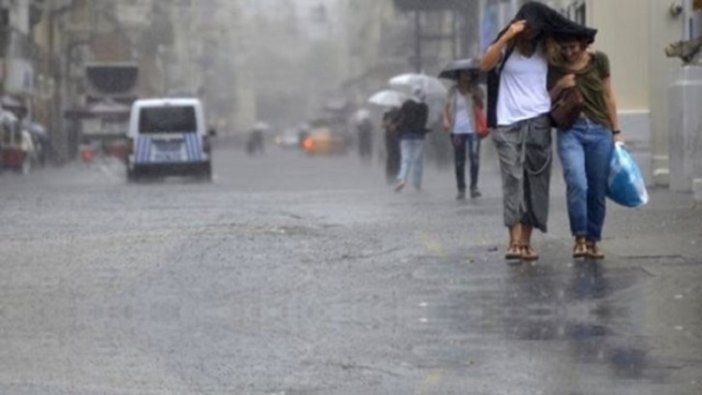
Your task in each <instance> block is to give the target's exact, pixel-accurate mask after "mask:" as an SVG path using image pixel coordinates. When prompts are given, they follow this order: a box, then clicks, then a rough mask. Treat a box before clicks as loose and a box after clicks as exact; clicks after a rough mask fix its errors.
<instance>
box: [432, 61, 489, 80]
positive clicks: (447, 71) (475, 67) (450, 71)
mask: <svg viewBox="0 0 702 395" xmlns="http://www.w3.org/2000/svg"><path fill="white" fill-rule="evenodd" d="M463 70H468V71H471V72H473V73H475V76H476V77H479V78H480V80H482V79H483V78H484V73H482V72H481V71H480V61H479V60H478V59H474V58H468V59H458V60H454V61H453V62H451V63H449V64H448V65H447V66H446V67H444V69H443V70H441V73H439V78H445V79H448V80H458V75H459V74H460V72H461V71H463Z"/></svg>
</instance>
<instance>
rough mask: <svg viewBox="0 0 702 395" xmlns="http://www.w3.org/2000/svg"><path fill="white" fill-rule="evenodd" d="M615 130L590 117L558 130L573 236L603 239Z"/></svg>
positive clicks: (594, 239)
mask: <svg viewBox="0 0 702 395" xmlns="http://www.w3.org/2000/svg"><path fill="white" fill-rule="evenodd" d="M613 148H614V142H613V139H612V131H611V130H609V129H608V128H607V127H605V126H603V125H600V124H597V123H594V122H592V121H591V120H589V119H587V118H579V119H578V120H577V121H576V122H575V125H573V127H572V128H570V129H568V130H559V131H558V155H559V156H560V158H561V163H562V164H563V177H564V178H565V183H566V192H567V199H566V200H567V203H568V217H569V219H570V230H571V232H572V233H573V235H574V236H584V237H587V239H588V240H591V241H600V240H601V239H602V226H603V225H604V219H605V211H606V207H605V197H606V193H607V179H608V177H609V160H610V157H611V155H612V150H613Z"/></svg>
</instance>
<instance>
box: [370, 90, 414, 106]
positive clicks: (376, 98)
mask: <svg viewBox="0 0 702 395" xmlns="http://www.w3.org/2000/svg"><path fill="white" fill-rule="evenodd" d="M405 100H407V95H405V94H404V93H402V92H398V91H395V90H392V89H385V90H382V91H379V92H376V93H374V94H373V95H372V96H371V97H370V98H368V103H371V104H375V105H377V106H383V107H400V106H401V105H402V103H404V101H405Z"/></svg>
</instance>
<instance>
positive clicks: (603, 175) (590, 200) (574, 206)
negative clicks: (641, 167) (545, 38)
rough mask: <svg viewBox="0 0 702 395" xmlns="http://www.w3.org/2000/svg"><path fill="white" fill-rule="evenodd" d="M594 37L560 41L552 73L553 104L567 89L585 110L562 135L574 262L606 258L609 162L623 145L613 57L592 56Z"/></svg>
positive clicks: (559, 143) (559, 142)
mask: <svg viewBox="0 0 702 395" xmlns="http://www.w3.org/2000/svg"><path fill="white" fill-rule="evenodd" d="M593 40H594V35H584V36H581V35H566V36H560V37H556V43H557V46H556V51H555V53H554V54H553V55H555V56H554V57H553V58H552V59H551V60H552V65H551V67H550V68H549V77H548V82H549V87H550V94H551V99H552V100H554V101H555V100H557V99H558V98H559V96H560V95H561V94H562V93H564V91H565V90H566V89H571V88H574V89H577V90H578V92H579V93H580V94H581V95H582V98H583V104H584V107H583V108H584V109H583V111H582V113H581V114H580V117H579V118H578V119H577V120H576V121H575V123H574V124H573V125H572V126H571V127H568V128H565V129H560V128H559V130H558V134H557V147H558V148H557V149H558V155H559V158H560V160H561V163H562V165H563V177H564V179H565V183H566V202H567V206H568V218H569V221H570V229H571V232H572V234H573V236H574V238H575V244H574V246H573V257H575V258H585V257H588V258H591V259H602V258H604V254H603V253H602V252H601V250H600V249H599V247H598V245H597V243H598V242H599V241H600V240H601V239H602V228H603V225H604V219H605V211H606V205H605V198H606V192H607V181H608V175H609V160H610V157H611V155H612V150H613V149H614V141H623V138H622V135H621V132H620V129H619V120H618V118H617V108H616V102H615V98H614V93H613V92H612V84H611V76H610V68H609V58H608V57H607V55H606V54H605V53H603V52H589V51H588V50H587V48H588V47H589V45H590V44H592V42H593Z"/></svg>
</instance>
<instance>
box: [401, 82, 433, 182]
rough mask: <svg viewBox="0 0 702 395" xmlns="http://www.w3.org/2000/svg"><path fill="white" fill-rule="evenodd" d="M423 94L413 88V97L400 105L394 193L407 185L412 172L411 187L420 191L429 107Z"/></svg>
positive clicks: (419, 89)
mask: <svg viewBox="0 0 702 395" xmlns="http://www.w3.org/2000/svg"><path fill="white" fill-rule="evenodd" d="M424 99H425V98H424V92H423V91H422V89H421V88H415V89H414V91H413V97H412V98H410V99H408V100H406V101H405V102H404V103H402V107H400V113H399V117H398V119H399V125H398V131H399V132H400V171H399V173H398V175H397V183H396V184H395V191H396V192H400V191H402V189H404V187H405V185H406V184H407V178H408V176H409V174H410V172H412V185H413V186H414V188H415V189H416V190H418V191H419V190H421V189H422V175H423V172H424V137H425V135H426V133H427V131H428V130H427V119H428V117H429V107H428V106H427V104H426V103H424Z"/></svg>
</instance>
